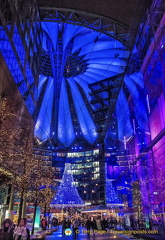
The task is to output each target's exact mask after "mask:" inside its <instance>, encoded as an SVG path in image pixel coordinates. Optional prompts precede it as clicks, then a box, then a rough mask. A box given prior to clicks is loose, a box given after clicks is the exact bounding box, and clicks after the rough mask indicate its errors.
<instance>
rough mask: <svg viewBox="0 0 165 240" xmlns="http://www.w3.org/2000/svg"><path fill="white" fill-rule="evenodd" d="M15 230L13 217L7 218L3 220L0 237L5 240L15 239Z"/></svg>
mask: <svg viewBox="0 0 165 240" xmlns="http://www.w3.org/2000/svg"><path fill="white" fill-rule="evenodd" d="M13 230H14V225H13V222H12V221H11V219H9V218H6V219H5V220H4V221H3V222H2V232H1V234H0V239H3V240H13Z"/></svg>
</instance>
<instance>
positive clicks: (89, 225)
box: [85, 218, 92, 235]
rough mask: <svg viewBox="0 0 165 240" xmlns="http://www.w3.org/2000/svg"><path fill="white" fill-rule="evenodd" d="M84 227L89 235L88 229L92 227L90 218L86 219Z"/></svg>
mask: <svg viewBox="0 0 165 240" xmlns="http://www.w3.org/2000/svg"><path fill="white" fill-rule="evenodd" d="M85 227H86V229H87V235H90V230H91V227H92V222H91V219H90V218H88V219H87V221H86V224H85Z"/></svg>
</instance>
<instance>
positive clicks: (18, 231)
mask: <svg viewBox="0 0 165 240" xmlns="http://www.w3.org/2000/svg"><path fill="white" fill-rule="evenodd" d="M26 223H27V221H26V218H22V219H21V221H20V223H19V225H18V226H17V227H16V228H15V230H14V240H30V232H29V229H28V228H27V227H26Z"/></svg>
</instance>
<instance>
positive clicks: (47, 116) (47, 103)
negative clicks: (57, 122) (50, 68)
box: [34, 77, 54, 142]
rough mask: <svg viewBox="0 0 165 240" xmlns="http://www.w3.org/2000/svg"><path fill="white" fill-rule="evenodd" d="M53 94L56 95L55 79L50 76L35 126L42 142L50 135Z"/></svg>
mask: <svg viewBox="0 0 165 240" xmlns="http://www.w3.org/2000/svg"><path fill="white" fill-rule="evenodd" d="M53 96H54V85H53V79H52V78H51V77H49V80H48V84H47V87H46V91H45V94H44V97H43V101H42V105H41V109H40V112H39V115H38V118H37V122H36V124H35V128H34V133H35V136H36V137H37V138H38V139H39V140H40V142H44V141H45V140H47V139H48V138H49V135H50V125H51V119H52V106H53Z"/></svg>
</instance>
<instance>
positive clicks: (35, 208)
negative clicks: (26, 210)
mask: <svg viewBox="0 0 165 240" xmlns="http://www.w3.org/2000/svg"><path fill="white" fill-rule="evenodd" d="M36 211H37V199H36V200H35V204H34V216H33V225H32V234H34V224H35V219H36Z"/></svg>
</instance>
